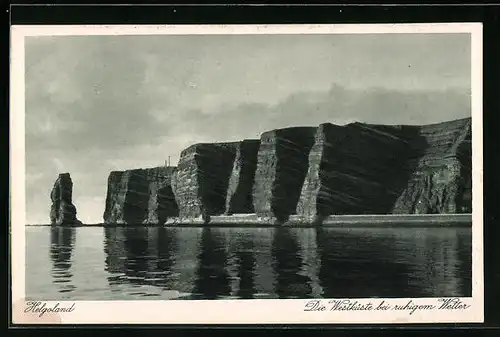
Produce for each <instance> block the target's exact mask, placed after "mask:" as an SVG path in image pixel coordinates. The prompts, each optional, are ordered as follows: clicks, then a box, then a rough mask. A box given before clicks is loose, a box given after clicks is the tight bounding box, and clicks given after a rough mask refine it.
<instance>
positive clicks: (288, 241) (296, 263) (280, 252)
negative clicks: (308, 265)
mask: <svg viewBox="0 0 500 337" xmlns="http://www.w3.org/2000/svg"><path fill="white" fill-rule="evenodd" d="M300 253H301V247H300V246H299V243H298V240H297V237H296V236H295V234H294V233H293V232H292V230H291V229H289V228H284V227H282V228H277V229H276V230H275V232H274V237H273V242H272V248H271V254H272V257H273V260H274V263H273V266H274V273H275V275H276V281H275V282H276V283H275V292H276V294H277V295H278V297H279V298H308V297H311V293H312V287H311V278H310V277H309V276H306V275H303V272H302V270H303V267H304V264H303V261H302V256H301V254H300Z"/></svg>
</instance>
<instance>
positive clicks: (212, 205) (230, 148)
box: [195, 143, 236, 216]
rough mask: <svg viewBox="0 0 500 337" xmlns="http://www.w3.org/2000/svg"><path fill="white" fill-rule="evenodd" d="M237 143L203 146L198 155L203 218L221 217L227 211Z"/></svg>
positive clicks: (200, 146)
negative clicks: (228, 192)
mask: <svg viewBox="0 0 500 337" xmlns="http://www.w3.org/2000/svg"><path fill="white" fill-rule="evenodd" d="M235 146H236V143H214V144H201V145H199V146H198V148H199V153H198V154H197V155H196V157H195V158H196V163H197V165H198V169H197V175H198V177H199V182H200V183H199V193H200V196H201V200H202V208H203V211H202V213H203V216H211V215H220V214H223V213H224V212H225V210H226V198H227V191H228V186H229V178H230V175H231V171H232V168H233V163H234V158H235V155H236V149H235Z"/></svg>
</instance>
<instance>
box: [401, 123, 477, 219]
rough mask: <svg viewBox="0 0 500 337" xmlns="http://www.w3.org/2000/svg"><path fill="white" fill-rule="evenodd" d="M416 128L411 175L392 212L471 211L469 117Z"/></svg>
mask: <svg viewBox="0 0 500 337" xmlns="http://www.w3.org/2000/svg"><path fill="white" fill-rule="evenodd" d="M418 131H419V137H420V139H422V141H419V142H412V143H411V150H410V151H409V154H410V156H409V157H408V158H407V160H408V162H407V167H408V166H409V167H411V168H413V169H412V172H411V177H410V179H409V181H408V183H407V186H406V187H405V189H404V190H403V192H402V193H401V195H400V196H399V198H398V199H397V201H396V203H395V205H394V209H393V213H397V214H408V213H409V214H437V213H470V212H472V200H471V195H472V143H471V136H472V133H471V119H462V120H457V121H453V122H448V123H440V124H433V125H426V126H423V127H421V128H419V130H418Z"/></svg>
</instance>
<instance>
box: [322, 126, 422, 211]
mask: <svg viewBox="0 0 500 337" xmlns="http://www.w3.org/2000/svg"><path fill="white" fill-rule="evenodd" d="M343 132H345V134H344V135H343V136H342V138H341V139H340V140H336V135H335V134H332V133H330V134H329V135H328V142H329V143H331V144H335V142H337V145H336V148H332V149H330V153H328V154H327V158H326V160H323V161H322V163H321V168H320V172H322V178H323V179H324V182H325V184H324V186H325V187H324V188H322V189H321V190H320V192H319V193H318V213H319V214H320V215H331V214H390V213H392V212H393V208H394V205H395V204H396V202H397V200H398V198H400V196H401V194H402V193H403V192H404V191H405V189H406V188H407V187H408V184H409V183H410V182H411V177H412V175H413V173H414V172H415V170H416V168H417V165H418V162H419V160H420V158H421V157H422V156H423V155H424V154H425V151H426V149H427V148H428V146H429V144H428V142H427V139H426V138H425V137H424V136H422V135H421V134H420V131H419V128H418V127H413V126H381V125H366V124H361V123H353V124H349V125H347V126H345V127H344V128H343Z"/></svg>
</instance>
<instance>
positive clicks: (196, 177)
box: [104, 118, 472, 224]
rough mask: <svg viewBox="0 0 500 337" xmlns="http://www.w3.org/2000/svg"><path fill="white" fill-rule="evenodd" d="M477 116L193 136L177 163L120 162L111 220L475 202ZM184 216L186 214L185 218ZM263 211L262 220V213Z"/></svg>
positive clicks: (277, 217) (462, 206)
mask: <svg viewBox="0 0 500 337" xmlns="http://www.w3.org/2000/svg"><path fill="white" fill-rule="evenodd" d="M471 151H472V148H471V119H470V118H466V119H460V120H456V121H451V122H444V123H439V124H432V125H424V126H416V125H373V124H364V123H351V124H347V125H344V126H338V125H334V124H331V123H324V124H321V125H319V126H318V127H291V128H285V129H277V130H272V131H268V132H264V133H263V134H262V135H261V137H260V139H259V140H243V141H241V142H230V143H202V144H194V145H192V146H190V147H188V148H186V149H185V150H183V151H182V152H181V155H180V160H179V163H178V166H177V168H171V167H160V168H153V169H146V170H142V169H138V170H129V171H123V172H117V171H115V172H111V174H110V176H109V180H108V195H107V198H106V210H105V212H104V220H105V222H106V223H124V224H125V223H126V224H140V223H151V224H153V223H160V224H161V223H164V222H165V221H166V220H167V219H168V218H172V217H175V218H180V219H181V221H184V220H185V219H191V220H193V219H194V220H196V221H201V222H204V223H207V222H209V221H210V219H211V216H218V215H223V214H225V215H233V214H256V217H255V219H257V220H259V221H262V220H266V221H271V222H276V223H283V222H285V221H287V219H289V217H290V215H296V216H297V217H299V218H302V219H307V220H310V221H314V220H321V219H322V218H323V217H327V216H329V215H335V214H435V213H470V212H472V201H471V195H472V187H471V184H472V182H471V180H472V176H471V166H472V163H471ZM183 219H184V220H183ZM257 220H255V221H257Z"/></svg>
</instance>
